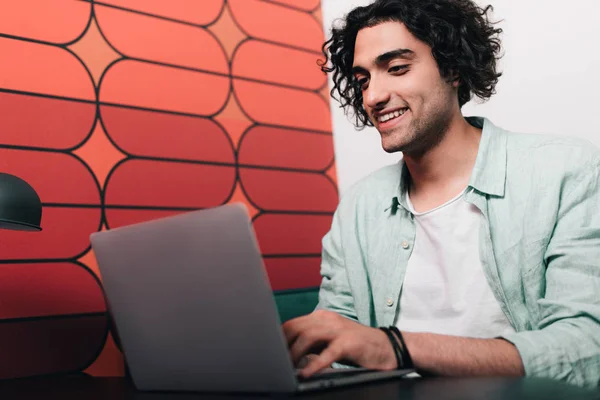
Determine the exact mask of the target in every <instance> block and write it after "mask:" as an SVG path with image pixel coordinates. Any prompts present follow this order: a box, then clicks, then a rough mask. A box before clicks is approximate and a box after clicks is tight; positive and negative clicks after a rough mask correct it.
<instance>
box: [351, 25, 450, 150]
mask: <svg viewBox="0 0 600 400" xmlns="http://www.w3.org/2000/svg"><path fill="white" fill-rule="evenodd" d="M353 71H354V76H355V78H356V79H357V81H358V82H359V84H360V86H361V90H362V95H363V106H364V108H365V111H366V112H367V114H368V116H369V118H370V120H371V121H372V122H373V125H375V128H377V130H378V131H379V133H380V134H381V143H382V146H383V148H384V150H385V151H387V152H389V153H392V152H396V151H402V152H404V153H405V154H412V153H414V154H422V153H424V152H426V151H427V150H428V149H430V148H432V147H433V146H435V145H436V144H437V143H439V141H440V140H441V139H442V138H443V136H444V134H445V132H446V131H447V130H448V127H449V125H450V123H451V121H452V120H453V118H455V117H456V116H458V115H460V107H459V104H458V95H457V87H458V81H454V82H452V83H449V82H448V81H447V80H446V79H444V78H443V77H442V76H441V75H440V71H439V69H438V65H437V63H436V61H435V59H434V58H433V55H432V54H431V48H430V47H429V46H428V45H427V44H425V43H423V42H421V41H420V40H418V39H417V38H416V37H415V36H413V35H412V34H411V33H410V32H409V31H408V29H407V28H406V27H405V26H404V25H403V24H402V23H400V22H395V21H391V22H383V23H381V24H378V25H375V26H373V27H369V28H363V29H361V30H360V31H359V32H358V34H357V36H356V44H355V46H354V64H353Z"/></svg>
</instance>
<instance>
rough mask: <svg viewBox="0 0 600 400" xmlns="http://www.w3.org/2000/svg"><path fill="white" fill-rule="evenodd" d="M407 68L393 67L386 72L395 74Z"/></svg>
mask: <svg viewBox="0 0 600 400" xmlns="http://www.w3.org/2000/svg"><path fill="white" fill-rule="evenodd" d="M407 68H408V65H393V66H391V67H390V68H389V69H388V72H389V73H392V74H393V73H396V72H404V71H405V70H406V69H407Z"/></svg>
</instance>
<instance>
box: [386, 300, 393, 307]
mask: <svg viewBox="0 0 600 400" xmlns="http://www.w3.org/2000/svg"><path fill="white" fill-rule="evenodd" d="M385 304H387V306H388V307H391V306H393V305H394V300H392V299H387V301H386V302H385Z"/></svg>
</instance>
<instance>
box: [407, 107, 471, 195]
mask: <svg viewBox="0 0 600 400" xmlns="http://www.w3.org/2000/svg"><path fill="white" fill-rule="evenodd" d="M480 139H481V130H480V129H478V128H476V127H474V126H472V125H471V124H469V123H468V122H467V121H466V120H465V119H464V117H463V116H462V115H461V114H460V113H457V115H456V116H455V117H454V118H453V119H452V120H451V121H450V124H449V125H448V129H447V130H446V133H445V135H444V137H443V138H442V140H441V141H440V142H439V143H438V144H437V145H436V146H435V147H433V148H431V149H429V150H428V151H426V152H425V153H423V154H404V162H405V163H406V167H407V168H408V171H409V172H410V177H411V185H410V192H409V193H410V196H411V200H412V199H413V198H421V199H424V198H428V199H430V200H429V201H428V202H429V203H431V204H429V205H435V204H437V203H439V202H440V201H441V202H442V203H443V201H446V200H448V198H452V197H453V196H455V195H457V194H458V193H460V191H461V190H463V189H464V188H465V187H466V186H467V185H468V183H469V179H470V177H471V172H472V170H473V167H474V165H475V159H476V158H477V151H478V149H479V141H480Z"/></svg>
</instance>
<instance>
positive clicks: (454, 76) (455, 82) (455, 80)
mask: <svg viewBox="0 0 600 400" xmlns="http://www.w3.org/2000/svg"><path fill="white" fill-rule="evenodd" d="M449 82H450V83H451V84H452V87H454V88H457V87H458V86H459V85H460V76H459V75H458V73H457V72H455V71H450V79H449Z"/></svg>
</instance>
